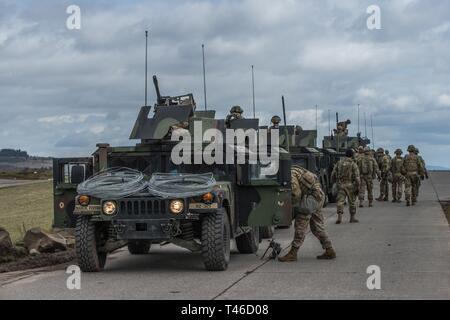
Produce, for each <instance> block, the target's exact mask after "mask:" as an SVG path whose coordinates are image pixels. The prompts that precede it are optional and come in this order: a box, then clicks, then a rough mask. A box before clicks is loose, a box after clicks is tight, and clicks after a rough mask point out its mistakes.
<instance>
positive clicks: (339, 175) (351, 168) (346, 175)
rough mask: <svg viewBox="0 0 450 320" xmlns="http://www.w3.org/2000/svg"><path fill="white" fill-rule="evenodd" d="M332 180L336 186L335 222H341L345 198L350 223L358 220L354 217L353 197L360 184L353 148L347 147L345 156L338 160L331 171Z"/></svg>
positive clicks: (356, 193) (354, 205)
mask: <svg viewBox="0 0 450 320" xmlns="http://www.w3.org/2000/svg"><path fill="white" fill-rule="evenodd" d="M331 180H332V182H334V183H336V186H337V190H338V191H337V215H338V218H337V220H336V224H340V223H342V215H343V214H344V205H345V201H346V200H347V202H348V204H349V211H350V223H357V222H359V221H358V220H357V219H356V218H355V215H356V204H355V199H356V197H357V196H358V192H359V186H360V184H361V181H360V178H359V170H358V166H357V165H356V162H355V161H353V150H351V149H349V150H347V151H346V152H345V158H344V159H342V160H339V162H338V163H336V165H335V166H334V168H333V172H332V173H331Z"/></svg>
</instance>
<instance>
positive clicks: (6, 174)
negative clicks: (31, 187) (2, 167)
mask: <svg viewBox="0 0 450 320" xmlns="http://www.w3.org/2000/svg"><path fill="white" fill-rule="evenodd" d="M52 176H53V172H52V170H50V169H36V170H33V169H24V170H17V171H0V179H17V180H47V179H51V178H52Z"/></svg>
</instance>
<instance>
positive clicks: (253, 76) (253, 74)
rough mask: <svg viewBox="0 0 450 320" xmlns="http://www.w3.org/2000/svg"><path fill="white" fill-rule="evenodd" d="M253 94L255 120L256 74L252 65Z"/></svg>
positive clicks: (254, 116)
mask: <svg viewBox="0 0 450 320" xmlns="http://www.w3.org/2000/svg"><path fill="white" fill-rule="evenodd" d="M252 93H253V119H255V118H256V108H255V72H254V68H253V65H252Z"/></svg>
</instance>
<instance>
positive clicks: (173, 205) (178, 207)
mask: <svg viewBox="0 0 450 320" xmlns="http://www.w3.org/2000/svg"><path fill="white" fill-rule="evenodd" d="M169 209H170V212H172V213H173V214H180V213H182V212H183V209H184V202H183V200H172V201H170V204H169Z"/></svg>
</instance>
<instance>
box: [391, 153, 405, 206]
mask: <svg viewBox="0 0 450 320" xmlns="http://www.w3.org/2000/svg"><path fill="white" fill-rule="evenodd" d="M402 154H403V151H402V150H400V149H397V150H395V157H394V158H393V159H392V162H391V171H392V202H402V195H403V185H404V183H405V168H404V167H403V157H402Z"/></svg>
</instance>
